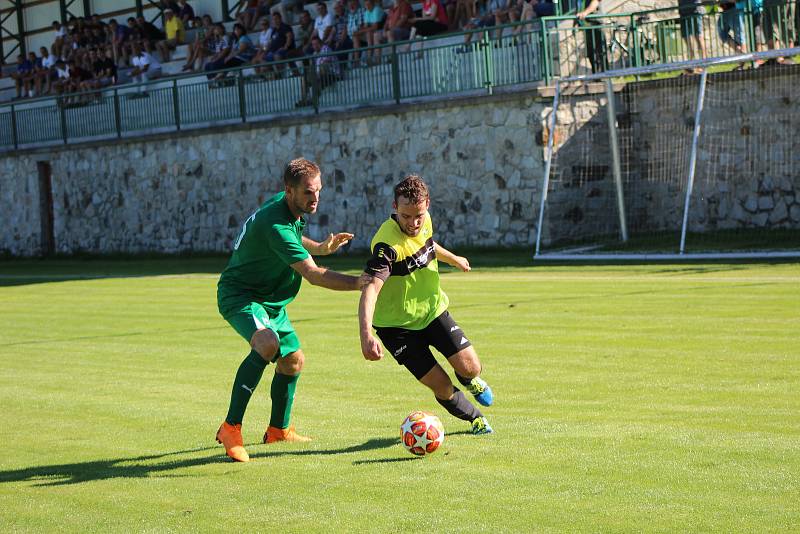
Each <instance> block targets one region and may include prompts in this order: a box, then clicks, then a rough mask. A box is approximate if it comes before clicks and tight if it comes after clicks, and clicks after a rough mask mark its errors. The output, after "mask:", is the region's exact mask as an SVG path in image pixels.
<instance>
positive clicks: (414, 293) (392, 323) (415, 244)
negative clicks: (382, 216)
mask: <svg viewBox="0 0 800 534" xmlns="http://www.w3.org/2000/svg"><path fill="white" fill-rule="evenodd" d="M370 249H371V250H372V257H371V258H370V260H369V261H368V262H367V267H366V269H365V272H366V273H367V274H370V275H372V276H375V277H377V278H380V279H381V280H383V282H384V283H383V288H382V289H381V292H380V294H379V295H378V300H377V302H376V303H375V314H374V316H373V319H372V324H373V326H376V327H396V328H405V329H408V330H422V329H423V328H425V327H426V326H428V324H430V323H431V321H433V320H434V319H436V318H437V317H438V316H439V315H441V314H442V313H444V312H445V311H446V310H447V305H448V304H449V301H448V299H447V295H446V294H445V293H444V291H442V288H441V285H440V284H439V264H438V262H437V261H436V248H435V246H434V242H433V224H432V223H431V217H430V214H427V213H426V214H425V221H424V222H423V223H422V229H421V230H420V232H419V234H417V235H416V236H414V237H412V236H410V235H408V234H406V233H405V232H403V230H401V229H400V225H399V224H398V223H397V220H396V219H395V216H394V215H392V217H390V218H389V219H388V220H386V222H384V223H383V224H382V225H381V227H380V228H379V229H378V231H377V233H376V234H375V236H374V237H373V238H372V244H371V246H370Z"/></svg>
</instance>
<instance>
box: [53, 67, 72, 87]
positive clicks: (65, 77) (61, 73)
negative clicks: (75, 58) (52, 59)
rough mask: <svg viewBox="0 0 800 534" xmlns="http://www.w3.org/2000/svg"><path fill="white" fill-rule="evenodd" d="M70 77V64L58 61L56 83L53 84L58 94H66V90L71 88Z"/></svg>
mask: <svg viewBox="0 0 800 534" xmlns="http://www.w3.org/2000/svg"><path fill="white" fill-rule="evenodd" d="M69 75H70V68H69V64H68V63H67V62H66V61H64V60H63V59H59V60H57V61H56V81H55V83H54V84H53V88H54V89H55V90H56V93H57V94H59V95H60V94H61V93H62V92H64V90H65V89H67V88H68V87H69Z"/></svg>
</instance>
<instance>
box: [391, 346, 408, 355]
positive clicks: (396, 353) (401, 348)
mask: <svg viewBox="0 0 800 534" xmlns="http://www.w3.org/2000/svg"><path fill="white" fill-rule="evenodd" d="M407 348H408V345H403V346H402V347H400V348H399V349H397V350H396V351H394V355H395V356H400V353H401V352H403V351H404V350H406V349H407Z"/></svg>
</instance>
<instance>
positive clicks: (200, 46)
mask: <svg viewBox="0 0 800 534" xmlns="http://www.w3.org/2000/svg"><path fill="white" fill-rule="evenodd" d="M201 20H202V25H201V26H200V27H198V28H197V31H196V32H195V36H194V43H192V44H191V45H189V55H188V56H187V58H186V64H185V65H184V66H183V68H182V69H181V70H182V71H187V70H189V71H191V70H194V69H195V63H197V62H198V61H200V68H203V59H205V58H206V57H208V56H210V55H213V54H214V40H215V37H214V23H213V22H212V21H211V16H210V15H203V18H202V19H201Z"/></svg>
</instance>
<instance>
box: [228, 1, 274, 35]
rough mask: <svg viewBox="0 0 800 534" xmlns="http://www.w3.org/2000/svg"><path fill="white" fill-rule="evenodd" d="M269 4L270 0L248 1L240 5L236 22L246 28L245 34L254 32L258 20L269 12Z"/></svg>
mask: <svg viewBox="0 0 800 534" xmlns="http://www.w3.org/2000/svg"><path fill="white" fill-rule="evenodd" d="M269 4H270V2H269V0H247V1H246V2H241V3H240V4H239V7H238V9H237V11H236V21H237V22H238V23H239V24H241V25H242V26H244V28H245V33H247V32H249V31H252V30H253V29H254V28H255V27H256V23H257V22H258V19H259V18H260V17H262V16H263V15H266V14H267V13H268V12H269Z"/></svg>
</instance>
